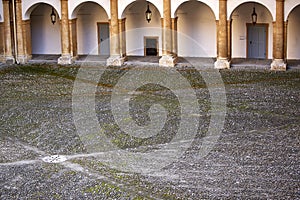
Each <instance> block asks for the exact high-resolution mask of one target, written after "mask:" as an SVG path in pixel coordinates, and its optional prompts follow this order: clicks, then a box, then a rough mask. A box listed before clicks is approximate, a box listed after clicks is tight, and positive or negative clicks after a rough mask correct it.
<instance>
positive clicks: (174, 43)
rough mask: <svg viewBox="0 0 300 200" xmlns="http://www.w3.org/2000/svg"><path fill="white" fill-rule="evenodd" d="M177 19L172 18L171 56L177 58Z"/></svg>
mask: <svg viewBox="0 0 300 200" xmlns="http://www.w3.org/2000/svg"><path fill="white" fill-rule="evenodd" d="M177 19H178V17H176V18H172V54H173V56H174V57H177V53H178V37H177V36H178V35H177Z"/></svg>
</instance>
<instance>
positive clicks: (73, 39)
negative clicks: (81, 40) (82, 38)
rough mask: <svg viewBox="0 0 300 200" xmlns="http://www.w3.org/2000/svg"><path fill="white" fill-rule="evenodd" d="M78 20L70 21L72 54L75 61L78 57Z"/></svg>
mask: <svg viewBox="0 0 300 200" xmlns="http://www.w3.org/2000/svg"><path fill="white" fill-rule="evenodd" d="M76 22H77V19H70V20H69V29H70V36H69V37H70V52H71V56H72V58H73V59H75V58H76V57H77V56H78V53H77V26H76Z"/></svg>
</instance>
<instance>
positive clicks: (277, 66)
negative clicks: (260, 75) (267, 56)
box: [271, 59, 286, 71]
mask: <svg viewBox="0 0 300 200" xmlns="http://www.w3.org/2000/svg"><path fill="white" fill-rule="evenodd" d="M271 70H276V71H286V63H284V61H283V59H274V60H273V62H272V63H271Z"/></svg>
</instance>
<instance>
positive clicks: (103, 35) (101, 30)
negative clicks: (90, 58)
mask: <svg viewBox="0 0 300 200" xmlns="http://www.w3.org/2000/svg"><path fill="white" fill-rule="evenodd" d="M97 30H98V54H99V55H109V54H110V42H109V23H97Z"/></svg>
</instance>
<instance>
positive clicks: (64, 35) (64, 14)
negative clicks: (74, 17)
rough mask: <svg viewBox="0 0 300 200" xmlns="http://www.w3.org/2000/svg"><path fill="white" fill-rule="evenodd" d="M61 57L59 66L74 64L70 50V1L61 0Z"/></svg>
mask: <svg viewBox="0 0 300 200" xmlns="http://www.w3.org/2000/svg"><path fill="white" fill-rule="evenodd" d="M60 3H61V26H60V31H61V57H60V58H58V64H61V65H68V64H72V62H73V59H72V55H71V48H70V27H69V12H68V0H61V1H60Z"/></svg>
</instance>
